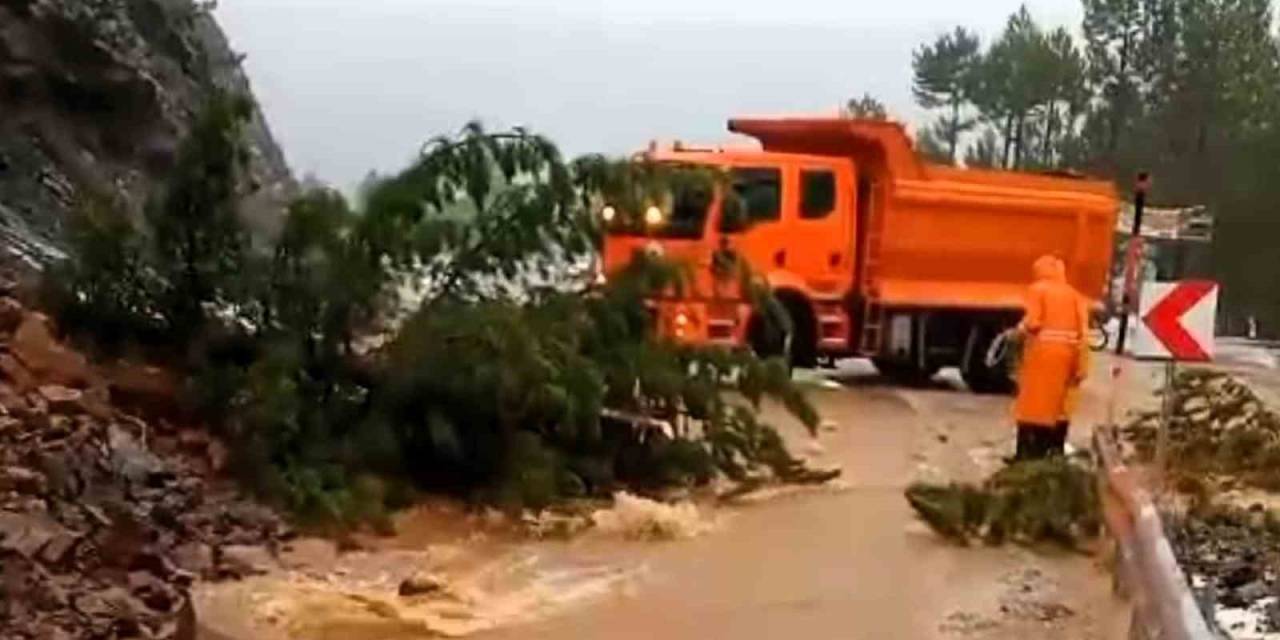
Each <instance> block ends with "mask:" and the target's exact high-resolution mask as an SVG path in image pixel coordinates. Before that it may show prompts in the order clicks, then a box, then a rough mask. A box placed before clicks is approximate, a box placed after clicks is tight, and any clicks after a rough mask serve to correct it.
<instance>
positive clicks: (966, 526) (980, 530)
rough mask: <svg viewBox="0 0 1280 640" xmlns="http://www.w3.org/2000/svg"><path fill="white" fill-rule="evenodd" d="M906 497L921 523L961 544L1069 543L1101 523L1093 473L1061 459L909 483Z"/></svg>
mask: <svg viewBox="0 0 1280 640" xmlns="http://www.w3.org/2000/svg"><path fill="white" fill-rule="evenodd" d="M906 496H907V501H908V502H909V503H910V504H911V506H912V508H913V509H915V511H916V513H917V514H919V516H920V518H921V519H922V520H924V521H925V523H927V524H928V525H929V526H930V527H932V528H933V529H934V530H935V531H937V532H938V533H939V534H941V535H943V536H945V537H947V538H950V539H952V540H956V541H959V542H963V543H968V542H971V541H975V540H981V541H983V542H985V543H987V544H993V545H998V544H1003V543H1006V542H1013V543H1018V544H1035V543H1040V542H1051V543H1055V544H1059V545H1062V546H1064V547H1068V548H1071V547H1076V546H1078V545H1079V544H1080V542H1081V541H1083V540H1085V539H1087V538H1091V537H1093V536H1096V535H1097V533H1098V531H1099V526H1100V524H1101V519H1100V518H1101V516H1100V512H1099V506H1098V496H1097V488H1096V486H1095V483H1094V477H1093V474H1092V473H1091V472H1090V471H1089V470H1088V469H1085V468H1084V467H1083V466H1081V465H1080V464H1079V463H1076V462H1073V461H1070V460H1068V459H1065V458H1053V459H1049V460H1037V461H1030V462H1018V463H1014V464H1012V465H1009V466H1008V467H1005V468H1004V469H1001V470H1000V471H998V472H997V473H996V474H995V475H993V476H992V477H991V478H989V479H987V480H986V481H985V482H984V483H982V484H981V485H971V484H957V483H953V484H950V485H937V484H928V483H915V484H913V485H911V486H910V487H908V488H907V491H906Z"/></svg>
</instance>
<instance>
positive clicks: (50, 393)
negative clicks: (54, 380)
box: [36, 384, 84, 415]
mask: <svg viewBox="0 0 1280 640" xmlns="http://www.w3.org/2000/svg"><path fill="white" fill-rule="evenodd" d="M36 391H37V392H38V393H39V394H40V397H41V398H44V401H45V402H46V403H48V406H49V411H51V412H53V413H57V414H61V415H74V414H76V413H80V412H81V411H82V409H81V405H82V403H83V401H84V393H83V392H81V391H80V390H79V389H71V388H69V387H64V386H62V385H57V384H46V385H43V386H41V387H40V388H39V389H37V390H36Z"/></svg>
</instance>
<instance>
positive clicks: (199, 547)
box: [173, 540, 213, 576]
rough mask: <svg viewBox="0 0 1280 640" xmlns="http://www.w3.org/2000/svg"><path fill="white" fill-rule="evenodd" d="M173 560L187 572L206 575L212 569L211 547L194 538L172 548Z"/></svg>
mask: <svg viewBox="0 0 1280 640" xmlns="http://www.w3.org/2000/svg"><path fill="white" fill-rule="evenodd" d="M173 562H174V564H177V565H178V568H180V569H182V570H183V571H186V572H188V573H193V574H195V575H197V576H203V575H206V574H208V573H209V572H210V571H212V570H213V548H212V547H210V546H209V545H207V544H205V543H203V542H197V541H194V540H193V541H190V542H185V543H183V544H181V545H178V547H177V548H176V549H174V550H173Z"/></svg>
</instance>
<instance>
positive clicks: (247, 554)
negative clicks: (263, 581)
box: [217, 545, 277, 578]
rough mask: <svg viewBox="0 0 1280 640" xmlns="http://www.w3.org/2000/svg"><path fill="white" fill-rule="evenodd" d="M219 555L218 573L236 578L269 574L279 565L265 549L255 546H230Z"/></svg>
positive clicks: (224, 548)
mask: <svg viewBox="0 0 1280 640" xmlns="http://www.w3.org/2000/svg"><path fill="white" fill-rule="evenodd" d="M217 555H218V571H219V572H220V573H222V574H224V575H229V576H231V577H235V578H243V577H246V576H253V575H259V574H263V573H267V572H268V571H271V570H272V569H273V568H275V567H276V565H277V563H276V560H275V558H273V557H272V556H271V553H270V552H268V551H267V550H266V548H264V547H259V546H254V545H228V546H225V547H222V549H221V550H220V553H218V554H217Z"/></svg>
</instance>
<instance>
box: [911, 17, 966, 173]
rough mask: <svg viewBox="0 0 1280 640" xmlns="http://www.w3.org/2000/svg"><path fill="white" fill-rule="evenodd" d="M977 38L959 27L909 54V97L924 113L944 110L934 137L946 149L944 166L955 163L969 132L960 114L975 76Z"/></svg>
mask: <svg viewBox="0 0 1280 640" xmlns="http://www.w3.org/2000/svg"><path fill="white" fill-rule="evenodd" d="M980 47H981V44H980V43H979V41H978V37H977V36H976V35H974V34H972V33H970V32H969V31H967V30H965V29H964V28H963V27H956V29H955V30H954V31H952V32H950V33H946V34H943V35H941V36H938V39H937V40H935V41H934V42H933V44H927V45H923V46H921V47H920V48H919V49H917V50H916V51H915V52H913V53H912V57H911V67H912V69H913V71H914V80H913V82H912V87H911V90H912V94H913V95H914V96H915V99H916V102H917V103H918V104H919V105H920V106H922V107H925V108H926V109H937V108H944V109H946V113H945V114H944V115H942V116H941V117H939V119H938V126H937V127H936V128H935V130H934V134H940V141H941V142H942V143H944V144H945V145H946V150H947V157H948V158H949V159H948V160H947V163H948V164H953V163H954V162H955V160H956V153H957V152H958V150H959V145H960V136H961V135H962V134H964V132H966V131H968V130H969V129H971V128H972V127H973V125H974V120H973V119H972V118H969V117H965V115H964V114H963V110H964V108H965V107H966V105H968V104H969V102H970V101H971V99H972V96H971V93H972V92H973V90H974V89H975V80H976V78H975V75H974V74H975V72H976V69H977V66H978V64H979V61H980Z"/></svg>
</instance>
